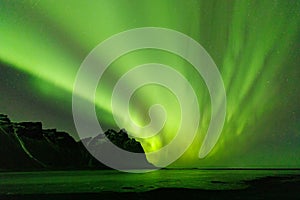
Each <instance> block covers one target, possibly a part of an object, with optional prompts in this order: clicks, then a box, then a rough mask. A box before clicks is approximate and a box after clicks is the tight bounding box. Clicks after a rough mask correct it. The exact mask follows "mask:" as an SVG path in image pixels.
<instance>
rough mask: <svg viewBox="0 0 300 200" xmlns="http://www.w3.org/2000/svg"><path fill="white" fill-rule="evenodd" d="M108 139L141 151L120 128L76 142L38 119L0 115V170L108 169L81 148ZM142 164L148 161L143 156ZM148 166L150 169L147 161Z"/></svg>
mask: <svg viewBox="0 0 300 200" xmlns="http://www.w3.org/2000/svg"><path fill="white" fill-rule="evenodd" d="M104 135H105V136H106V137H105V136H104ZM108 140H110V141H111V142H112V143H113V144H115V145H117V146H118V147H120V148H122V149H124V150H127V151H131V152H135V153H144V150H143V148H142V146H141V144H140V143H139V142H137V141H136V140H135V139H133V138H129V137H128V134H127V132H126V131H125V130H124V129H122V130H120V131H119V132H116V131H114V130H111V129H110V130H107V131H106V132H105V134H99V135H98V136H96V137H94V138H86V139H83V140H82V141H79V142H77V141H75V140H74V139H73V138H72V137H71V136H70V135H69V134H68V133H65V132H60V131H57V130H56V129H43V127H42V123H41V122H19V123H15V122H11V120H10V119H9V118H8V116H7V115H4V114H0V156H1V159H0V170H2V171H30V170H66V169H70V170H76V169H108V167H107V166H106V165H104V164H102V163H100V162H99V161H98V160H96V159H95V158H94V157H93V156H92V155H91V154H90V153H89V152H88V151H87V149H86V148H85V145H103V144H104V145H105V144H106V143H107V142H108ZM82 142H84V143H85V145H84V144H83V143H82ZM99 153H101V152H99ZM145 163H147V164H149V163H148V162H147V160H146V156H145ZM149 167H151V168H153V166H152V165H151V164H149Z"/></svg>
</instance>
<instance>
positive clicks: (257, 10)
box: [0, 0, 300, 167]
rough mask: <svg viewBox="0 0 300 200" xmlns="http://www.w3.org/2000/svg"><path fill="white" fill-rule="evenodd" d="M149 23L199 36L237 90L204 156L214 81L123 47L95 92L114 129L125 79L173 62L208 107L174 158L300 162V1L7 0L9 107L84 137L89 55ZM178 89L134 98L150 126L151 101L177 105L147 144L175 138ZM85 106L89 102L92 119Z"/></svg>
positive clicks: (1, 104) (216, 162)
mask: <svg viewBox="0 0 300 200" xmlns="http://www.w3.org/2000/svg"><path fill="white" fill-rule="evenodd" d="M148 26H151V27H164V28H169V29H174V30H177V31H180V32H182V33H184V34H186V35H188V36H190V37H192V38H193V39H194V40H196V41H198V42H199V43H200V44H201V45H202V46H203V47H204V48H205V49H206V50H207V52H208V53H209V54H210V56H211V57H212V58H213V60H214V61H215V63H216V65H217V66H218V69H219V70H220V73H221V75H222V78H223V81H224V85H225V89H226V94H227V115H226V119H225V125H224V129H223V132H222V134H221V137H220V139H219V141H218V143H217V145H216V146H215V148H214V149H213V151H212V152H211V154H209V156H208V157H206V158H205V159H199V158H198V152H199V148H200V146H201V142H202V141H203V138H204V137H203V136H204V135H205V133H206V131H207V128H208V125H209V120H210V117H211V116H210V115H211V113H210V112H211V111H210V106H211V103H210V98H209V93H208V91H207V88H206V85H205V83H204V81H203V80H202V78H201V76H197V75H195V73H194V71H193V68H192V67H191V66H190V64H189V63H187V62H186V61H185V60H183V59H182V58H178V57H177V56H176V55H173V54H171V53H168V52H163V51H160V50H153V49H152V50H151V49H148V50H141V51H136V52H131V53H129V54H127V55H125V56H122V57H120V58H119V59H117V60H116V61H115V62H114V63H112V65H111V66H110V68H109V70H107V72H106V76H105V77H104V80H102V81H103V84H102V85H103V87H99V88H98V89H97V95H96V100H95V103H96V110H97V114H98V116H99V122H100V123H101V124H102V126H103V127H104V129H108V128H114V129H119V127H117V126H116V123H115V122H114V118H113V116H112V109H111V107H110V100H111V95H112V89H113V86H114V84H115V83H116V81H117V80H118V78H120V77H121V75H122V74H123V73H124V72H126V71H128V70H130V69H131V68H132V67H133V66H136V65H140V64H143V63H149V62H157V63H163V64H167V65H170V66H172V67H174V68H175V69H176V70H178V71H179V72H180V73H182V74H183V75H184V76H185V77H187V79H188V80H189V81H190V83H191V84H192V86H193V87H194V90H195V91H196V95H197V97H198V104H199V107H200V110H201V122H200V123H199V130H198V132H197V137H196V139H195V141H194V142H193V144H192V145H191V147H190V148H189V149H188V151H187V152H186V153H185V154H184V155H183V156H182V157H181V158H180V159H179V160H178V161H177V162H175V163H174V164H173V166H176V167H178V166H179V167H228V166H229V167H300V103H299V102H300V87H299V85H300V78H299V77H300V69H299V67H300V66H299V65H300V1H297V0H295V1H292V0H288V1H284V0H281V1H275V0H274V1H271V0H266V1H262V0H257V1H221V0H219V1H194V0H189V1H181V0H178V1H177V0H174V1H173V0H151V1H150V0H148V1H146V0H141V1H140V0H133V1H129V0H128V1H126V0H107V1H71V0H65V1H56V2H55V3H53V1H50V0H49V1H48V0H43V1H38V0H37V1H33V0H31V1H30V0H28V1H25V0H24V1H8V0H7V1H6V0H1V1H0V80H1V82H0V113H4V114H7V115H9V117H10V118H11V119H12V120H13V121H42V122H43V124H44V127H45V128H57V129H58V130H62V131H66V132H68V133H70V134H71V135H72V136H74V137H75V138H77V139H78V135H77V132H76V129H75V126H74V122H73V117H72V91H73V85H74V81H75V77H76V73H77V70H78V69H79V67H80V65H81V63H82V62H83V60H84V58H85V57H86V56H87V55H88V53H89V52H90V51H91V50H92V49H93V48H94V47H95V46H96V45H98V44H99V43H100V42H102V41H103V40H105V39H107V38H108V37H110V36H112V35H113V34H116V33H119V32H122V31H125V30H129V29H133V28H138V27H148ZM168 78H170V77H166V79H168ZM87 81H88V80H87ZM132 81H133V82H134V80H132ZM173 98H174V96H173V95H172V93H170V92H169V91H166V89H165V88H162V87H159V86H153V85H149V86H145V87H143V88H141V89H139V91H137V92H136V93H135V94H134V96H133V97H132V99H131V102H130V103H131V104H130V112H131V115H132V118H133V120H135V121H136V123H138V124H140V125H145V124H147V123H148V122H149V116H148V109H149V107H150V106H151V105H153V104H155V103H158V102H159V103H161V104H162V105H164V106H165V109H166V111H167V113H168V121H167V122H166V124H165V127H164V128H163V129H162V131H161V132H160V134H159V135H158V136H155V137H153V138H149V139H148V140H142V141H141V142H142V145H143V147H144V149H145V151H146V152H151V151H154V150H157V149H159V148H161V147H162V146H164V145H166V144H168V143H169V142H170V141H171V140H172V139H173V137H174V133H175V132H176V131H175V130H176V129H177V128H178V120H180V117H178V114H180V109H179V108H178V102H177V101H176V99H175V98H174V100H172V99H173ZM170 99H171V100H170ZM86 101H89V99H88V98H87V99H86ZM120 101H122V99H120ZM122 114H123V113H122V112H120V113H118V115H120V116H122ZM85 115H87V113H85V112H84V111H82V117H83V118H84V116H85ZM120 128H125V129H126V127H120ZM156 159H158V160H159V159H163V158H156ZM151 161H152V162H154V163H155V162H156V160H155V159H154V160H151Z"/></svg>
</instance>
